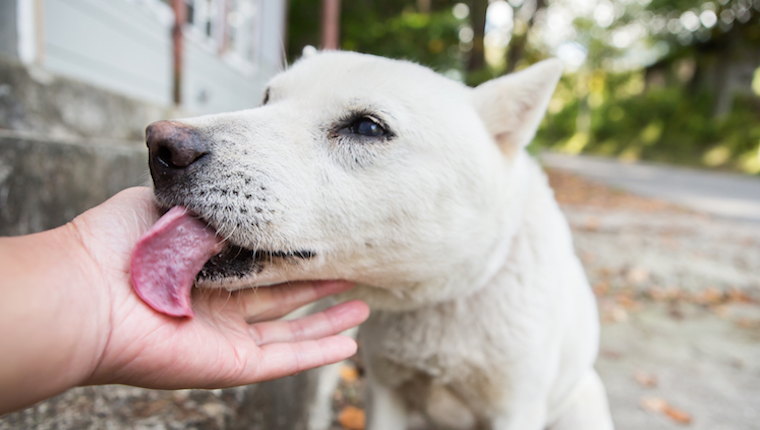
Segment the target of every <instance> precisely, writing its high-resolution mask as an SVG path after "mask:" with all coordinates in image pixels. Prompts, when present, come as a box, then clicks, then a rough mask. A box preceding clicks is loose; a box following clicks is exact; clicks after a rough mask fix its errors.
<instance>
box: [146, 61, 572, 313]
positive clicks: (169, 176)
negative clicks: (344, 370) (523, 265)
mask: <svg viewBox="0 0 760 430" xmlns="http://www.w3.org/2000/svg"><path fill="white" fill-rule="evenodd" d="M560 74H561V66H560V64H559V62H558V61H556V60H555V61H547V62H543V63H540V64H538V65H536V66H533V67H531V68H530V69H527V70H525V71H523V72H520V73H517V74H513V75H510V76H506V77H503V78H499V79H496V80H494V81H491V82H488V83H486V84H483V85H481V86H479V87H477V88H475V89H471V88H468V87H466V86H464V85H462V84H460V83H457V82H454V81H452V80H449V79H447V78H445V77H443V76H441V75H438V74H436V73H434V72H432V71H431V70H429V69H427V68H424V67H421V66H419V65H415V64H412V63H409V62H404V61H395V60H389V59H385V58H378V57H373V56H369V55H361V54H355V53H346V52H325V53H320V54H317V55H314V56H311V57H309V58H306V59H303V60H301V61H299V62H297V63H296V64H295V65H294V66H292V67H291V68H290V69H289V70H288V71H286V72H284V73H282V74H280V75H278V76H276V77H275V78H274V79H273V80H272V81H271V82H270V83H269V85H268V87H267V89H266V95H265V99H264V102H263V104H262V105H261V106H260V107H258V108H255V109H251V110H245V111H240V112H234V113H228V114H221V115H211V116H203V117H197V118H190V119H182V120H177V121H167V122H159V123H155V124H152V125H151V126H149V127H148V130H147V141H148V146H149V148H150V166H151V174H152V176H153V181H154V184H155V194H156V198H157V200H158V202H159V204H160V205H162V206H164V207H166V208H168V207H171V206H175V205H182V206H185V207H187V208H188V209H189V210H190V211H191V212H193V213H195V214H197V215H198V216H200V217H201V218H202V219H203V220H205V221H206V222H207V223H208V224H209V225H210V226H212V227H213V228H214V229H215V230H216V232H217V234H218V235H220V236H222V237H224V238H225V239H226V242H225V245H224V247H225V248H224V250H223V251H222V252H221V253H220V254H218V255H216V256H215V257H212V258H211V260H209V262H208V263H206V265H205V267H204V269H203V270H202V271H201V273H200V274H199V275H198V276H199V277H198V280H199V281H200V283H201V284H211V285H221V286H224V287H227V288H242V287H246V286H253V285H266V284H272V283H276V282H283V281H286V280H298V279H334V278H342V279H348V280H354V281H358V282H359V283H361V284H364V285H367V286H372V287H380V289H379V290H380V291H386V292H390V293H389V294H387V295H388V297H390V298H392V297H396V298H401V299H402V300H409V299H412V300H413V301H414V300H416V301H420V300H423V301H428V300H439V299H442V298H445V297H450V296H451V295H452V294H455V291H461V290H462V289H463V288H464V289H468V288H475V287H477V285H476V284H477V283H478V282H482V281H483V280H484V277H486V276H489V273H488V272H489V270H490V272H491V273H490V274H491V275H492V274H493V271H494V270H495V268H496V263H495V261H496V260H498V259H501V261H503V259H504V256H505V255H506V252H507V249H508V242H509V237H510V235H511V234H512V232H513V231H514V229H515V224H516V222H518V220H519V216H520V209H519V208H520V207H521V205H522V203H521V202H522V199H524V196H523V195H522V193H523V191H522V190H523V188H524V187H523V186H522V181H523V180H522V179H521V177H522V176H523V174H522V173H521V170H522V169H525V168H526V167H525V166H524V164H525V161H524V160H523V158H524V157H525V155H524V151H523V148H524V147H525V145H527V143H528V142H529V141H530V140H531V138H532V136H533V134H534V133H535V130H536V128H537V127H538V124H539V122H540V120H541V118H542V116H543V113H544V110H545V108H546V106H547V104H548V102H549V99H550V96H551V93H552V92H553V89H554V86H555V84H556V82H557V80H558V78H559V76H560ZM383 294H384V293H383ZM381 295H382V294H381Z"/></svg>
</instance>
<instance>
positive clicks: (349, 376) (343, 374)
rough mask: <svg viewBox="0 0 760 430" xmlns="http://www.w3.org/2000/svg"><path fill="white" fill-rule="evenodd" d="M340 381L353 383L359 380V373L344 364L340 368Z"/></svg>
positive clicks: (352, 367) (354, 368)
mask: <svg viewBox="0 0 760 430" xmlns="http://www.w3.org/2000/svg"><path fill="white" fill-rule="evenodd" d="M340 379H342V380H343V382H348V383H351V382H354V381H356V380H357V379H359V371H358V370H356V367H354V366H349V365H346V364H344V365H342V366H340Z"/></svg>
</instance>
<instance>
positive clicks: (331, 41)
mask: <svg viewBox="0 0 760 430" xmlns="http://www.w3.org/2000/svg"><path fill="white" fill-rule="evenodd" d="M339 40H340V0H322V49H333V50H334V49H338V48H339V47H340V42H339Z"/></svg>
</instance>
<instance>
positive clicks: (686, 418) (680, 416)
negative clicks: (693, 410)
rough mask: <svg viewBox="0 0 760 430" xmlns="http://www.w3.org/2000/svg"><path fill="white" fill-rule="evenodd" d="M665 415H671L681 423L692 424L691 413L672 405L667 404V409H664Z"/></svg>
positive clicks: (671, 417)
mask: <svg viewBox="0 0 760 430" xmlns="http://www.w3.org/2000/svg"><path fill="white" fill-rule="evenodd" d="M663 412H664V413H665V415H667V416H668V417H670V419H672V420H673V421H675V422H677V423H679V424H691V415H689V414H687V413H686V412H684V411H682V410H680V409H677V408H674V407H673V406H671V405H666V406H665V410H663Z"/></svg>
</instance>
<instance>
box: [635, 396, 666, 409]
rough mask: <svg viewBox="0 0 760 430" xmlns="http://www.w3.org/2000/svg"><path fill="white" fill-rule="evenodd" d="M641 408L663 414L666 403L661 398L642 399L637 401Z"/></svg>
mask: <svg viewBox="0 0 760 430" xmlns="http://www.w3.org/2000/svg"><path fill="white" fill-rule="evenodd" d="M639 403H640V404H641V407H642V408H644V409H645V410H647V411H650V412H663V411H664V410H665V408H666V407H667V406H668V402H666V401H665V399H663V398H661V397H642V398H641V400H640V401H639Z"/></svg>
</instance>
